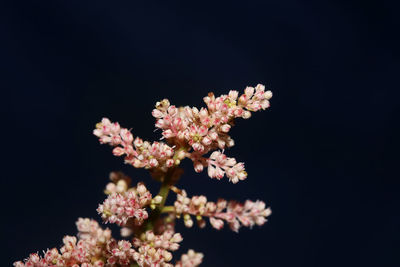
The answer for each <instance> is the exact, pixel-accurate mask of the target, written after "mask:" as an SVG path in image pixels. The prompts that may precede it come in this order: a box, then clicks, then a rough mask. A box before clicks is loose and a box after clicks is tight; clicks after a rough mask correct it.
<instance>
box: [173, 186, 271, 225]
mask: <svg viewBox="0 0 400 267" xmlns="http://www.w3.org/2000/svg"><path fill="white" fill-rule="evenodd" d="M174 207H175V213H176V214H177V215H178V216H180V215H181V214H183V215H184V216H183V219H184V222H185V225H186V226H187V227H191V226H192V225H193V221H192V219H191V216H190V215H194V216H196V218H197V220H198V223H199V226H200V227H204V226H205V221H204V220H203V218H202V217H203V216H205V217H209V220H210V223H211V225H212V226H213V227H214V228H215V229H218V230H220V229H222V227H223V226H224V221H226V222H227V223H228V224H229V227H230V228H231V229H232V230H233V231H235V232H238V231H239V228H240V227H241V225H243V226H245V227H250V228H251V227H253V226H254V225H255V224H256V225H259V226H260V225H263V224H264V223H265V222H266V221H267V219H266V217H268V216H269V215H271V209H270V208H266V207H265V203H264V202H263V201H255V202H253V201H250V200H246V202H245V203H244V204H242V203H239V202H236V201H229V202H227V201H226V200H224V199H219V200H218V201H217V203H215V202H211V201H207V197H205V196H193V197H192V198H188V197H187V194H186V191H185V190H182V191H181V192H180V193H179V194H177V200H176V201H175V203H174Z"/></svg>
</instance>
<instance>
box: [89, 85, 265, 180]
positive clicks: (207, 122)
mask: <svg viewBox="0 0 400 267" xmlns="http://www.w3.org/2000/svg"><path fill="white" fill-rule="evenodd" d="M271 97H272V93H271V91H265V87H264V86H263V85H261V84H258V85H257V86H256V87H255V88H254V87H247V88H246V89H245V90H244V94H242V95H240V96H239V92H238V91H233V90H232V91H230V92H229V94H227V95H221V96H219V97H215V96H214V94H213V93H210V94H209V95H208V96H206V97H204V102H205V103H206V105H207V108H204V107H203V108H200V109H198V108H196V107H189V106H185V107H179V108H178V107H176V106H174V105H171V104H170V102H169V100H168V99H164V100H162V101H160V102H157V103H156V108H155V109H154V110H153V112H152V115H153V117H155V118H156V124H155V126H156V128H159V129H161V130H162V135H163V138H165V139H166V140H167V142H168V144H170V145H172V147H171V146H169V145H167V144H165V143H162V142H154V143H152V144H150V143H149V142H146V141H145V142H143V140H142V139H140V138H138V137H137V138H136V139H135V140H134V138H133V135H132V134H131V133H130V131H129V130H127V129H125V128H121V127H120V125H119V124H118V123H112V122H110V120H109V119H107V118H104V119H103V120H102V121H101V123H98V124H97V126H96V129H95V130H94V132H93V133H94V134H95V135H96V136H97V137H99V139H100V142H101V143H103V144H105V143H108V144H110V145H111V146H115V148H114V150H113V153H114V155H116V156H122V155H125V162H126V163H129V164H132V165H133V166H134V167H137V168H142V167H144V168H156V167H158V168H161V169H163V170H164V171H166V170H167V169H168V168H170V167H172V166H175V165H179V164H180V161H181V160H183V159H184V158H189V159H191V160H192V161H193V165H194V169H195V171H196V172H201V171H203V169H204V167H207V168H208V175H209V176H210V177H211V178H217V179H221V178H222V177H223V176H224V175H226V176H227V177H228V178H229V181H231V182H232V183H237V182H238V181H240V180H244V179H246V177H247V173H246V171H245V169H244V164H243V163H237V162H236V160H235V159H234V158H229V157H227V156H226V155H224V154H223V153H222V152H220V151H214V150H217V149H220V150H224V149H225V148H229V147H232V146H233V145H234V141H233V139H232V138H231V137H230V136H229V135H228V132H229V131H230V129H231V127H232V126H233V122H234V119H235V118H244V119H247V118H249V117H250V116H251V112H255V111H259V110H261V109H266V108H268V107H269V99H270V98H271ZM211 151H214V152H213V153H211V155H210V156H209V158H207V157H205V155H206V154H207V153H209V152H211Z"/></svg>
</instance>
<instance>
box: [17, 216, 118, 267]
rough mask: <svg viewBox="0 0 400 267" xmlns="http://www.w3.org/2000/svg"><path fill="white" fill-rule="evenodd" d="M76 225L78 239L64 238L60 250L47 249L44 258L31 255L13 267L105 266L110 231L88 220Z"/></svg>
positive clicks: (80, 221)
mask: <svg viewBox="0 0 400 267" xmlns="http://www.w3.org/2000/svg"><path fill="white" fill-rule="evenodd" d="M76 225H77V228H78V231H79V233H78V238H79V239H78V238H77V237H75V236H65V237H64V238H63V243H64V245H63V246H62V247H61V249H60V250H57V249H56V248H53V249H49V250H47V252H45V253H44V257H40V256H39V254H37V253H33V254H31V255H30V256H29V258H28V259H26V260H25V262H21V261H19V262H15V263H14V266H16V267H23V266H25V267H42V266H43V267H44V266H46V267H47V266H60V267H62V266H74V267H75V266H82V267H102V266H105V262H104V258H108V257H109V255H110V252H109V251H108V250H107V244H108V243H109V242H110V241H111V240H112V237H111V231H110V230H109V229H105V230H104V229H101V228H100V227H99V224H98V223H97V222H96V221H94V220H90V219H83V218H79V219H78V221H77V222H76Z"/></svg>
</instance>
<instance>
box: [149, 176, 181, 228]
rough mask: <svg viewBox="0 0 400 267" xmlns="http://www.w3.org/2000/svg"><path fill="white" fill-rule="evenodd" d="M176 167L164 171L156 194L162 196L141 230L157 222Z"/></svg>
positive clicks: (172, 182)
mask: <svg viewBox="0 0 400 267" xmlns="http://www.w3.org/2000/svg"><path fill="white" fill-rule="evenodd" d="M176 170H177V169H176V168H174V169H170V170H168V172H166V173H165V175H164V177H163V178H162V184H161V188H160V191H159V192H158V195H159V196H161V197H162V200H161V203H160V204H159V205H157V207H156V208H155V209H154V210H153V211H152V212H151V214H150V216H149V219H148V220H147V222H146V223H145V225H144V226H143V228H142V231H148V230H152V229H153V228H154V224H155V223H156V222H157V220H158V218H159V217H160V215H161V213H162V210H163V208H164V205H165V202H166V201H167V198H168V193H169V190H170V187H171V186H172V185H174V184H175V182H176V180H175V179H176V177H175V178H174V172H175V171H176Z"/></svg>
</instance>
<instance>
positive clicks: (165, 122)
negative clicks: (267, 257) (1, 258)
mask: <svg viewBox="0 0 400 267" xmlns="http://www.w3.org/2000/svg"><path fill="white" fill-rule="evenodd" d="M271 97H272V93H271V91H265V87H264V86H263V85H261V84H259V85H257V86H256V87H255V88H253V87H247V88H246V89H245V90H244V94H241V95H240V96H239V93H238V91H230V92H229V94H227V95H221V96H219V97H215V96H214V94H213V93H209V94H208V96H206V97H204V102H205V103H206V105H207V107H203V108H201V109H198V108H196V107H189V106H185V107H176V106H174V105H171V104H170V102H169V101H168V100H167V99H164V100H162V101H160V102H157V103H156V106H155V109H154V110H153V112H152V115H153V117H155V118H156V124H155V126H156V128H159V129H161V131H162V138H161V139H162V140H165V142H158V141H156V142H152V143H151V142H148V141H143V140H142V139H141V138H139V137H134V136H133V134H132V133H131V132H130V130H128V129H126V128H122V127H121V126H120V125H119V124H118V123H117V122H111V121H110V120H109V119H107V118H103V119H102V121H101V122H100V123H98V124H97V125H96V129H95V130H94V131H93V134H94V135H95V136H97V137H98V138H99V141H100V143H101V144H109V145H110V146H112V147H114V148H113V154H114V155H115V156H121V157H122V156H123V157H124V161H125V163H127V164H130V165H132V166H134V167H135V168H145V169H148V170H149V172H150V174H151V175H152V177H153V178H154V179H155V180H157V181H159V182H160V183H161V188H160V191H159V193H158V194H157V195H155V196H153V195H152V194H151V193H150V192H149V190H148V189H147V188H146V186H145V185H144V183H142V182H139V183H137V184H136V185H135V186H132V179H131V178H129V177H128V176H126V175H124V174H123V173H121V172H112V173H111V174H110V180H111V181H110V183H108V184H107V186H106V188H105V191H104V192H105V194H106V195H107V198H106V199H105V201H104V202H103V203H102V204H100V205H99V207H98V209H97V211H98V213H99V214H100V215H101V217H102V219H103V221H104V222H105V223H115V224H117V225H119V226H121V236H122V237H125V238H128V237H131V239H130V241H128V240H120V241H117V240H116V239H114V238H113V237H112V236H111V231H110V230H109V229H108V228H107V229H102V228H101V227H100V226H99V224H98V223H97V222H96V221H94V220H91V219H87V218H86V219H83V218H79V219H78V221H77V222H76V226H77V228H78V234H77V237H75V236H65V237H64V239H63V243H64V246H63V247H61V249H60V250H58V249H56V248H53V249H50V250H47V252H45V253H44V255H43V256H39V255H38V254H37V253H33V254H31V255H30V256H29V258H27V259H26V260H25V261H24V262H22V261H18V262H15V263H14V266H16V267H22V266H38V267H39V266H40V267H41V266H74V267H76V266H82V267H89V266H154V267H155V266H164V267H167V266H174V265H173V264H172V263H171V260H172V253H171V252H173V251H176V250H177V249H179V247H180V243H181V242H182V236H181V234H179V233H176V232H175V227H174V226H175V222H176V221H177V219H183V222H184V225H185V226H186V227H192V226H193V224H194V222H193V218H195V220H196V222H197V224H198V226H199V227H201V228H202V227H205V225H206V220H205V218H208V220H209V222H210V224H211V226H212V227H214V228H215V229H218V230H219V229H221V228H222V227H224V224H225V223H226V224H227V225H228V226H229V228H230V229H232V230H233V231H235V232H238V230H239V228H240V227H241V226H245V227H252V226H254V225H263V224H264V223H265V222H266V221H267V219H266V218H267V217H268V216H269V215H270V214H271V210H270V208H266V206H265V203H264V202H262V201H251V200H247V201H245V202H244V203H239V202H236V201H226V200H224V199H218V200H217V201H216V202H212V201H208V200H207V197H205V196H192V197H188V195H187V193H186V191H185V190H184V189H179V188H178V187H176V183H177V181H178V179H179V178H180V176H181V174H182V169H181V168H180V167H179V165H180V163H181V161H182V160H183V159H185V158H188V159H190V160H191V161H192V162H193V166H194V170H195V171H196V172H201V171H203V169H204V168H207V173H208V176H210V177H211V178H213V179H218V180H220V179H222V178H223V177H224V176H226V177H227V178H228V179H229V181H230V182H232V183H238V182H239V181H242V180H244V179H246V178H247V173H246V171H245V169H244V164H243V163H242V162H237V161H236V159H234V158H231V157H227V156H226V155H225V154H224V151H225V149H226V148H229V147H232V146H233V145H234V141H233V139H232V138H231V137H230V136H229V135H228V133H229V131H230V129H231V127H232V126H233V125H234V120H235V119H236V118H239V117H240V118H244V119H248V118H250V116H251V112H255V111H259V110H261V109H262V110H264V109H266V108H268V107H269V99H270V98H271ZM170 191H172V192H173V193H175V194H176V200H175V202H174V205H171V206H166V205H165V203H166V199H167V197H168V194H169V192H170ZM202 258H203V254H202V253H197V252H195V251H194V250H189V251H188V252H187V253H186V254H183V255H182V256H181V258H180V260H178V261H176V263H175V266H183V267H190V266H198V265H200V263H201V262H202Z"/></svg>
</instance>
